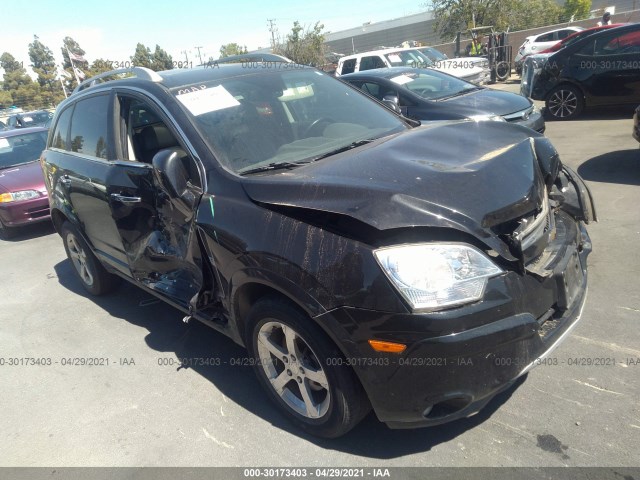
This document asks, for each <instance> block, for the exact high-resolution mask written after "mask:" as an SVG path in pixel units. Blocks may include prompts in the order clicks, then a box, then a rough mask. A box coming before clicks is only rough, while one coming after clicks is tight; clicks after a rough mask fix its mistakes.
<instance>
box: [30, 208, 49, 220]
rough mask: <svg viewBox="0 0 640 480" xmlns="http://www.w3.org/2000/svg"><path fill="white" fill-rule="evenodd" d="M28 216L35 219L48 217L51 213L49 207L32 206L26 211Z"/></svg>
mask: <svg viewBox="0 0 640 480" xmlns="http://www.w3.org/2000/svg"><path fill="white" fill-rule="evenodd" d="M25 213H26V216H27V218H29V219H31V220H35V219H37V218H42V217H46V216H48V215H49V214H50V211H49V207H48V206H47V207H36V208H30V209H28V210H27V211H26V212H25Z"/></svg>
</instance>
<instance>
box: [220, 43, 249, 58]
mask: <svg viewBox="0 0 640 480" xmlns="http://www.w3.org/2000/svg"><path fill="white" fill-rule="evenodd" d="M244 53H247V46H246V45H243V46H242V47H241V46H240V45H239V44H238V43H227V44H226V45H222V46H221V47H220V58H224V57H230V56H232V55H242V54H244Z"/></svg>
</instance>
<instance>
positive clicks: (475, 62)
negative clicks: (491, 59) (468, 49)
mask: <svg viewBox="0 0 640 480" xmlns="http://www.w3.org/2000/svg"><path fill="white" fill-rule="evenodd" d="M427 49H428V47H411V48H395V49H394V48H389V49H384V50H374V51H370V52H363V53H356V54H353V55H345V56H344V57H341V58H340V60H339V61H338V66H337V68H336V71H335V76H336V77H340V76H341V75H346V74H349V73H357V72H362V71H365V70H373V69H378V68H395V67H412V68H432V69H434V70H438V71H441V72H443V73H448V74H449V75H451V76H453V77H457V78H460V79H462V80H465V81H467V82H470V83H474V84H477V85H481V84H484V83H487V82H488V81H489V77H490V72H489V66H488V63H487V62H486V59H482V58H474V59H472V60H468V59H460V58H456V59H451V60H448V59H446V58H445V59H441V60H432V59H431V58H430V57H429V56H428V55H427V54H426V53H424V51H430V52H431V53H430V54H429V55H434V53H433V52H434V51H435V49H429V50H427ZM438 53H439V52H438Z"/></svg>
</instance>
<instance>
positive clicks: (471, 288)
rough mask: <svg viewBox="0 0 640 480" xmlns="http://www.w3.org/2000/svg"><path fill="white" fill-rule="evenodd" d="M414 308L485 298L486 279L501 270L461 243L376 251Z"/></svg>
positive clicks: (400, 247)
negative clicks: (483, 296)
mask: <svg viewBox="0 0 640 480" xmlns="http://www.w3.org/2000/svg"><path fill="white" fill-rule="evenodd" d="M374 254H375V256H376V259H377V260H378V262H379V263H380V266H382V269H383V270H384V272H385V273H386V274H387V276H388V277H389V279H390V280H391V282H392V283H393V284H394V285H395V287H396V288H397V289H398V291H399V292H400V293H401V294H402V296H403V297H404V298H405V299H406V300H407V302H409V304H410V305H411V307H412V308H413V309H414V310H416V309H423V310H430V311H433V310H441V309H443V308H446V307H452V306H455V305H462V304H465V303H471V302H475V301H477V300H479V299H480V298H482V295H483V294H484V289H485V287H486V285H487V279H488V278H490V277H493V276H495V275H499V274H500V273H502V270H501V269H500V268H499V267H498V266H497V265H495V264H494V263H493V262H492V261H491V260H490V259H489V258H488V257H487V256H486V255H485V254H484V253H482V252H481V251H480V250H478V249H476V248H475V247H472V246H469V245H462V244H441V243H437V244H416V245H399V246H395V247H385V248H380V249H378V250H375V251H374Z"/></svg>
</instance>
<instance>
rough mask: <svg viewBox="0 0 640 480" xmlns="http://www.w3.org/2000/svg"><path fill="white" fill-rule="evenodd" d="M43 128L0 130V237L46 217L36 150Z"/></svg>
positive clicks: (42, 144) (39, 148) (43, 138)
mask: <svg viewBox="0 0 640 480" xmlns="http://www.w3.org/2000/svg"><path fill="white" fill-rule="evenodd" d="M47 132H48V130H47V129H46V128H41V127H34V128H21V129H19V130H7V131H3V132H0V237H2V238H5V239H6V238H10V237H12V236H13V235H15V233H16V230H17V229H16V228H15V227H20V226H23V225H26V224H28V223H34V222H39V221H44V220H49V219H50V212H49V198H48V197H47V190H46V188H45V185H44V178H43V176H42V168H41V167H40V163H39V159H40V154H41V153H42V151H43V150H44V148H45V146H46V143H47Z"/></svg>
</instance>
